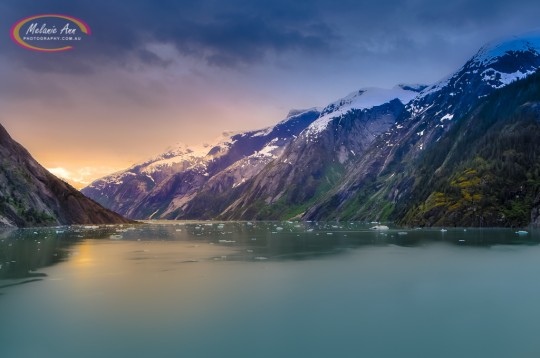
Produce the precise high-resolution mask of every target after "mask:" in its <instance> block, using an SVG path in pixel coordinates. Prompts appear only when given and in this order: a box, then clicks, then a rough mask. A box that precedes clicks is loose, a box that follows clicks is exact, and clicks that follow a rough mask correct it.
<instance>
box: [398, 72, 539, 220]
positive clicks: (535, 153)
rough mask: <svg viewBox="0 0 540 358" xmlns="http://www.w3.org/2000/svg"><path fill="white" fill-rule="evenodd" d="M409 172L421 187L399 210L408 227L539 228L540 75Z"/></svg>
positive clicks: (491, 105)
mask: <svg viewBox="0 0 540 358" xmlns="http://www.w3.org/2000/svg"><path fill="white" fill-rule="evenodd" d="M407 171H408V172H410V174H409V175H410V176H411V177H415V178H416V182H415V184H414V185H413V187H412V189H411V190H410V194H409V195H407V198H404V199H403V200H401V201H400V202H399V203H398V205H397V210H396V217H398V218H401V222H402V223H404V224H407V225H429V226H432V225H438V226H448V225H455V226H523V225H527V224H528V223H530V222H537V221H538V214H537V213H538V202H536V203H535V201H536V200H535V199H536V198H537V197H538V194H539V193H540V72H537V73H536V74H534V75H532V76H531V77H529V78H527V79H525V80H522V81H519V82H517V83H514V84H512V85H509V86H508V87H506V88H504V89H502V90H500V91H497V92H496V93H493V94H492V95H490V96H489V97H487V98H486V99H485V100H483V101H482V102H481V103H480V104H479V105H478V106H477V107H476V108H475V109H474V110H473V111H471V113H470V114H469V115H468V116H466V117H464V118H463V119H461V120H460V121H459V123H457V124H456V125H455V126H454V127H453V128H452V129H451V130H450V131H449V132H448V134H447V135H446V136H444V138H443V139H441V140H440V141H439V142H438V143H436V144H434V145H433V146H431V148H429V149H428V150H426V152H425V153H423V154H422V155H421V156H420V158H419V160H418V161H417V162H415V163H413V165H411V166H410V168H408V169H407ZM429 174H431V175H429ZM533 211H534V212H533ZM535 213H536V214H535ZM531 214H532V216H531Z"/></svg>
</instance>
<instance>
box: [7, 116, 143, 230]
mask: <svg viewBox="0 0 540 358" xmlns="http://www.w3.org/2000/svg"><path fill="white" fill-rule="evenodd" d="M0 160H1V162H0V169H1V170H0V226H8V227H25V226H43V225H70V224H114V223H120V224H121V223H132V222H133V221H131V220H128V219H125V218H123V217H122V216H120V215H118V214H116V213H114V212H112V211H110V210H107V209H105V208H103V207H102V206H100V205H99V204H97V203H96V202H94V201H93V200H91V199H89V198H87V197H85V196H84V195H83V194H81V193H80V192H79V191H77V190H76V189H74V188H73V187H71V186H70V185H69V184H67V183H65V182H64V181H62V180H60V179H58V178H57V177H55V176H54V175H53V174H51V173H50V172H48V171H47V170H46V169H45V168H43V167H42V166H41V165H40V164H39V163H38V162H37V161H36V160H35V159H34V158H33V157H32V156H31V155H30V153H29V152H28V151H27V150H26V149H25V148H24V147H23V146H22V145H20V144H19V143H17V142H16V141H15V140H13V139H12V138H11V136H10V135H9V133H8V132H7V131H6V129H5V128H4V127H3V126H2V125H0Z"/></svg>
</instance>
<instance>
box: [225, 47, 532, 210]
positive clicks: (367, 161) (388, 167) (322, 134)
mask: <svg viewBox="0 0 540 358" xmlns="http://www.w3.org/2000/svg"><path fill="white" fill-rule="evenodd" d="M538 38H540V37H534V36H533V37H526V38H514V39H510V40H508V41H505V42H502V43H497V44H491V45H488V46H485V47H483V48H482V49H481V50H480V51H479V52H478V54H476V55H475V56H474V57H472V58H471V60H469V61H468V62H467V63H466V64H465V65H464V66H463V67H461V68H460V69H459V70H458V71H456V72H455V73H454V74H452V75H451V76H449V77H448V78H446V79H444V80H442V81H440V82H438V83H436V84H434V85H432V86H429V87H426V88H422V87H421V86H420V87H416V88H417V89H419V90H421V92H420V93H418V94H417V95H416V96H415V97H414V98H412V99H411V100H410V101H408V102H407V103H405V106H404V108H403V109H401V110H399V111H395V112H393V114H394V120H393V121H392V123H391V124H390V125H388V126H387V127H380V129H381V131H379V132H376V133H375V136H374V138H373V140H372V141H370V142H369V143H368V144H369V145H367V146H364V147H363V149H362V152H361V153H360V155H358V148H356V147H355V144H357V143H359V142H362V143H365V141H363V139H364V138H365V137H364V136H365V134H366V133H370V130H369V129H367V130H364V131H362V130H360V131H359V130H358V129H354V126H352V125H351V124H353V123H355V124H358V123H361V122H362V116H357V117H355V116H354V114H355V113H356V114H360V112H358V111H354V110H353V111H347V112H346V115H343V114H342V113H340V112H338V113H337V116H332V115H329V116H328V115H327V118H328V117H330V120H329V121H328V120H326V119H325V120H324V121H322V120H318V121H316V122H314V124H312V127H311V128H308V129H307V130H306V131H305V132H304V133H302V134H301V135H300V136H299V138H298V139H296V140H294V141H293V142H291V144H290V145H289V147H288V148H287V149H286V151H285V153H284V154H283V155H282V157H281V158H280V162H281V163H291V162H292V163H294V167H293V168H292V169H291V168H289V169H288V168H287V167H286V166H282V167H278V166H276V165H273V166H272V167H269V168H266V169H265V171H263V172H261V174H260V175H259V176H257V177H255V178H254V179H253V180H252V182H251V183H250V185H249V186H248V187H247V188H246V190H245V194H243V195H242V196H241V197H239V198H238V199H237V200H236V201H235V202H234V204H233V205H232V206H230V207H229V208H228V209H227V211H226V212H225V213H224V217H226V218H250V219H251V218H268V217H270V218H281V217H293V216H297V215H298V216H300V217H302V218H305V219H328V218H336V219H337V218H366V219H369V218H381V217H387V216H388V215H390V213H391V212H392V210H393V208H394V206H395V204H396V202H398V201H399V200H400V199H402V198H404V197H405V193H406V192H407V191H408V190H409V188H410V187H411V185H412V184H413V183H414V182H415V178H411V177H407V178H405V179H403V178H401V179H400V178H399V176H400V174H401V171H402V170H404V167H406V165H407V163H411V162H414V161H415V160H416V159H417V158H418V157H419V156H420V155H421V153H422V152H423V151H424V150H425V149H426V148H429V147H430V146H432V145H433V144H434V143H437V142H438V141H439V140H441V138H443V137H444V136H445V135H446V133H447V132H448V131H449V130H450V129H451V128H452V127H453V125H454V123H456V122H457V121H459V120H460V118H462V117H464V116H466V115H467V113H469V112H470V111H471V110H472V109H473V108H474V107H475V106H476V105H477V104H478V103H479V102H480V101H482V100H483V99H484V98H486V97H487V96H488V95H489V94H490V93H493V92H494V91H496V90H497V89H500V88H503V87H504V86H506V85H508V83H510V79H515V80H517V79H519V78H523V77H526V76H527V75H529V74H531V73H533V72H534V71H536V70H537V69H538V68H539V67H540V56H539V53H540V46H538V44H539V43H540V41H538ZM359 95H360V96H361V95H362V93H361V92H359ZM354 97H355V96H354V94H353V95H351V96H348V97H346V98H347V99H346V100H343V101H338V102H337V103H334V104H332V105H330V106H329V107H328V108H330V109H331V108H337V109H338V111H339V110H340V108H344V109H347V106H348V105H349V103H350V102H353V101H351V99H353V98H354ZM374 108H378V107H374ZM372 111H373V108H372V109H364V110H362V113H363V114H364V115H366V114H367V115H369V114H370V112H372ZM323 113H325V112H324V111H323ZM324 115H326V114H323V116H324ZM345 118H350V123H346V122H344V121H343V119H345ZM379 123H381V122H380V121H379ZM327 124H328V125H327ZM313 127H315V128H316V130H315V131H314V130H312V128H313ZM313 132H315V133H317V136H315V137H314V136H312V135H310V134H312V133H313ZM294 148H296V149H294ZM320 148H324V150H322V151H321V150H320ZM299 151H301V153H304V154H302V156H301V157H300V156H299V154H298V153H299ZM305 153H316V154H313V158H312V159H310V157H309V156H308V157H306V155H305ZM338 153H341V157H339V156H338ZM352 153H355V154H356V155H352ZM317 158H322V159H317ZM266 178H271V180H270V179H266ZM276 182H277V183H280V185H278V186H276V185H275V184H274V183H276ZM308 183H309V185H308ZM295 184H296V185H295ZM298 184H299V185H298ZM260 208H262V209H260ZM284 212H286V213H285V214H283V213H284Z"/></svg>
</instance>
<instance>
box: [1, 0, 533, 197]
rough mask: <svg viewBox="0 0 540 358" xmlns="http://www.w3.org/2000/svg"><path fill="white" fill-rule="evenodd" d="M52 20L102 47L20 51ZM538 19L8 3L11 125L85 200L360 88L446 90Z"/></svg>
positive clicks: (506, 13) (4, 10)
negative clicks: (175, 147) (20, 42)
mask: <svg viewBox="0 0 540 358" xmlns="http://www.w3.org/2000/svg"><path fill="white" fill-rule="evenodd" d="M44 13H60V14H66V15H70V16H74V17H78V18H80V19H82V20H84V21H85V22H86V23H88V25H89V26H90V28H91V30H92V35H91V36H90V38H89V39H88V41H86V42H85V43H83V44H81V46H78V47H77V48H75V49H74V50H71V51H67V52H61V53H42V52H33V51H29V50H26V49H23V48H21V47H19V46H17V45H15V44H14V43H13V42H12V41H11V39H10V38H9V30H10V27H11V26H12V25H13V24H14V23H15V22H17V21H18V20H20V19H22V18H24V17H27V16H31V15H37V14H44ZM539 14H540V3H539V2H538V0H530V1H529V0H516V1H513V2H510V1H507V0H490V1H474V0H472V1H471V0H467V1H465V0H453V1H444V2H442V1H433V0H408V1H395V0H378V1H369V2H368V1H358V0H310V1H305V0H297V1H290V0H271V1H266V0H196V1H191V0H176V1H173V0H159V1H156V0H130V1H127V0H123V1H120V0H116V1H111V0H107V1H106V0H77V1H73V0H40V1H35V0H3V1H2V2H1V3H0V78H1V81H0V106H1V108H2V111H1V112H0V123H2V124H3V125H4V126H5V127H6V128H7V129H8V131H9V132H10V133H11V134H12V136H13V137H14V138H15V139H16V140H18V141H19V142H20V143H21V144H23V145H24V146H25V147H26V148H28V149H29V150H30V152H31V153H32V154H33V155H34V156H35V158H36V159H37V160H38V161H40V162H41V163H42V164H43V165H44V166H45V167H47V168H56V170H55V172H56V173H58V174H61V175H63V176H64V177H66V178H68V179H69V180H70V181H71V182H72V183H74V184H75V185H76V186H78V187H80V186H81V185H82V184H84V182H88V181H89V180H91V179H94V178H96V177H99V176H102V175H104V174H107V173H110V172H112V171H115V170H119V169H122V168H125V167H127V166H129V165H131V164H133V163H134V162H138V161H140V160H142V159H145V158H147V157H149V156H152V155H154V154H156V153H159V152H161V151H162V150H163V149H164V148H166V147H168V146H170V145H172V144H174V143H177V142H184V143H186V144H197V143H201V142H205V141H206V142H208V141H212V140H213V139H214V138H216V137H218V136H219V135H220V133H221V132H223V131H225V130H244V129H256V128H262V127H265V126H268V125H271V124H272V123H276V122H278V121H279V120H281V119H283V118H284V116H285V115H286V114H287V112H288V111H289V109H291V108H309V107H313V106H324V105H325V104H327V103H329V102H331V101H333V100H335V99H337V98H340V97H343V96H344V95H346V94H348V93H349V92H352V91H354V90H357V89H359V88H361V87H371V86H376V87H393V86H394V85H395V84H397V83H432V82H435V81H437V80H438V79H440V78H442V77H445V76H446V75H448V74H449V73H451V72H453V71H454V70H456V69H457V68H458V67H459V66H461V65H462V64H463V63H464V62H465V61H466V60H467V59H468V58H469V57H470V56H472V55H473V54H474V53H475V52H476V51H477V50H478V48H479V47H481V46H482V45H484V44H485V43H486V42H489V41H493V40H496V39H498V38H501V37H507V36H510V35H516V34H520V33H524V32H528V31H531V30H536V29H538V28H539V27H540V22H539V21H538V15H539ZM1 34H4V35H3V37H2V35H1Z"/></svg>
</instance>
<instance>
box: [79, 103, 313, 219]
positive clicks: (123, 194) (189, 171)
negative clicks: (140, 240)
mask: <svg viewBox="0 0 540 358" xmlns="http://www.w3.org/2000/svg"><path fill="white" fill-rule="evenodd" d="M319 115H320V112H319V111H318V110H317V109H308V110H296V111H291V112H290V113H289V115H288V116H287V118H285V119H284V120H283V121H281V122H279V123H278V124H277V125H275V126H272V127H268V128H265V129H262V130H256V131H249V132H244V133H233V132H228V133H224V135H223V136H222V137H220V138H218V139H217V140H216V141H214V143H213V144H205V145H202V146H199V147H187V146H185V145H183V144H177V145H175V146H173V147H171V148H169V149H167V150H166V151H165V152H164V153H162V154H160V155H158V156H156V157H153V158H150V159H148V160H145V161H143V162H141V163H138V164H136V165H133V166H132V167H131V168H129V169H127V170H125V171H122V172H118V173H115V174H112V175H110V176H107V177H105V178H102V179H98V180H96V181H94V182H93V183H92V184H90V185H89V186H88V187H86V188H84V189H83V190H82V192H83V193H84V194H85V195H87V196H89V197H90V198H93V199H94V200H96V201H98V202H99V203H101V204H103V205H105V206H107V207H109V208H111V209H113V210H115V211H116V212H119V213H123V214H124V215H127V216H129V217H132V218H139V219H148V218H179V217H185V216H186V215H188V216H189V213H186V211H185V207H186V206H187V205H188V203H189V202H190V201H191V200H193V199H194V198H195V197H196V196H197V194H198V193H199V192H200V191H201V190H202V189H203V187H204V186H205V184H206V183H207V182H208V181H209V180H211V179H213V180H212V181H211V182H210V184H209V185H210V186H211V185H214V187H216V186H217V187H219V186H221V187H222V189H225V188H236V187H237V186H239V185H241V184H242V183H244V182H246V181H247V180H248V179H250V178H251V176H253V175H255V174H256V173H257V171H256V169H253V168H255V167H260V166H264V165H266V164H267V163H268V162H269V161H270V160H271V159H273V158H274V156H275V155H277V154H278V153H279V152H280V150H281V149H282V148H283V147H284V146H285V145H286V144H287V143H288V142H289V141H290V140H291V139H292V138H294V137H295V136H297V135H298V134H299V133H300V132H301V131H302V130H304V129H305V128H306V127H307V126H308V125H309V124H311V123H312V122H313V121H314V120H315V119H317V118H318V117H319ZM242 160H245V161H246V163H247V165H249V166H250V168H251V169H249V170H237V169H236V170H235V169H234V167H232V168H230V169H229V172H230V173H232V172H234V174H231V175H230V176H226V175H225V173H228V172H227V171H225V170H226V169H227V168H229V167H230V166H232V165H234V164H235V163H238V162H239V161H242ZM240 168H241V166H240ZM221 172H223V173H222V175H221V177H222V178H224V179H223V180H224V181H223V182H219V183H218V184H216V182H217V179H215V178H214V177H215V176H216V175H217V174H219V173H221ZM225 177H226V180H225Z"/></svg>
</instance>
